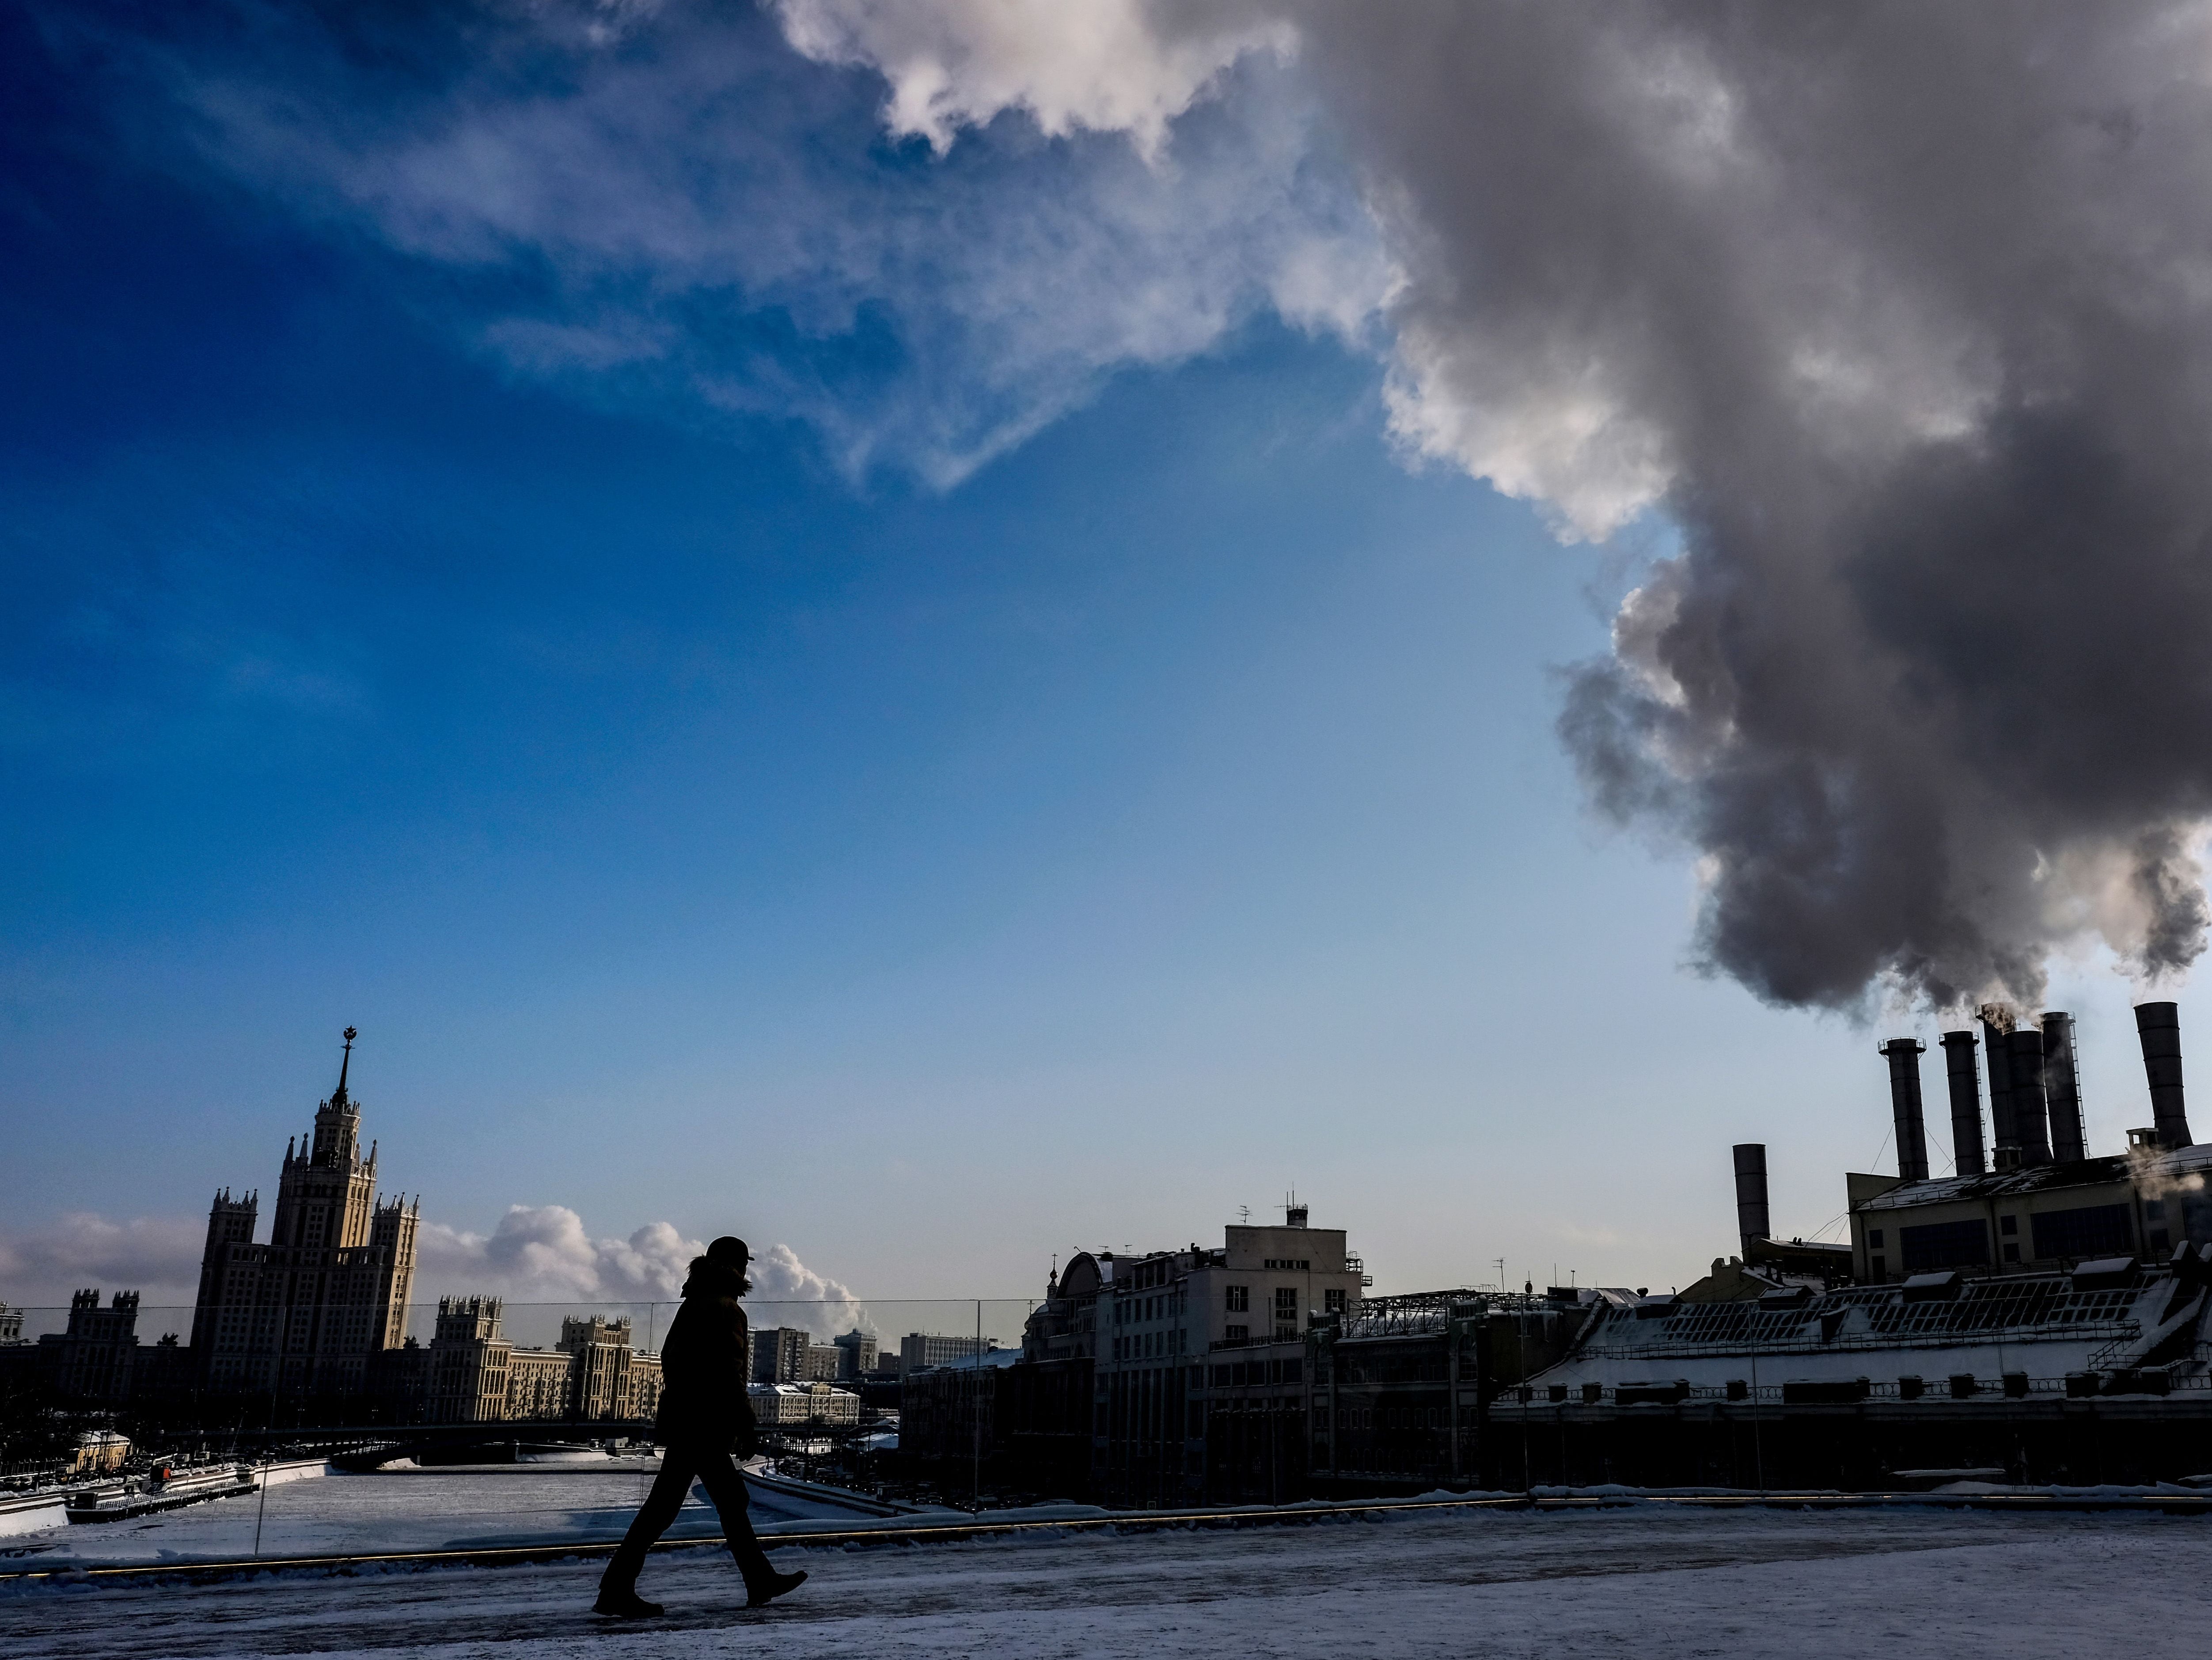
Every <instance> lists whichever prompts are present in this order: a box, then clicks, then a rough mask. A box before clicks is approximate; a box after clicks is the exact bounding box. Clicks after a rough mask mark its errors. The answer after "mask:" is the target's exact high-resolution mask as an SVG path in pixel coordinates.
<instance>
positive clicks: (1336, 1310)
mask: <svg viewBox="0 0 2212 1660" xmlns="http://www.w3.org/2000/svg"><path fill="white" fill-rule="evenodd" d="M1321 1305H1322V1309H1323V1310H1326V1311H1327V1312H1328V1313H1330V1314H1342V1313H1343V1312H1344V1291H1343V1288H1342V1287H1339V1288H1337V1289H1336V1290H1334V1291H1325V1292H1322V1294H1321Z"/></svg>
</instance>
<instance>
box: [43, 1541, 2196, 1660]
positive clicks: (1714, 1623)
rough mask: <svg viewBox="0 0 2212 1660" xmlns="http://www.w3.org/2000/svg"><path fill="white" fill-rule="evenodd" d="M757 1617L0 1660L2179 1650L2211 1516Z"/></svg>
mask: <svg viewBox="0 0 2212 1660" xmlns="http://www.w3.org/2000/svg"><path fill="white" fill-rule="evenodd" d="M777 1557H778V1560H779V1562H780V1564H781V1565H782V1566H787V1567H789V1566H801V1567H805V1569H806V1570H807V1571H808V1572H809V1573H811V1575H812V1576H813V1577H812V1578H811V1581H810V1582H809V1583H808V1584H806V1585H805V1587H804V1588H803V1589H802V1590H800V1591H799V1593H798V1594H797V1595H796V1596H793V1597H792V1598H791V1599H790V1600H789V1601H788V1602H785V1603H780V1604H778V1605H777V1606H776V1607H775V1608H770V1609H768V1610H765V1611H763V1612H760V1613H748V1612H746V1611H745V1610H744V1607H743V1603H744V1591H743V1588H742V1586H741V1585H740V1584H738V1581H737V1578H736V1576H735V1574H734V1572H732V1569H731V1567H730V1566H729V1564H728V1561H727V1560H726V1558H724V1557H722V1556H721V1555H720V1554H719V1553H714V1552H709V1551H706V1550H696V1551H684V1552H678V1553H676V1554H672V1555H667V1556H659V1557H655V1558H654V1559H653V1561H652V1563H651V1564H650V1566H648V1568H647V1578H646V1581H645V1584H644V1587H643V1588H644V1590H646V1592H647V1595H649V1596H653V1597H654V1598H656V1599H658V1600H661V1601H664V1602H666V1603H667V1604H668V1606H669V1608H670V1610H671V1613H670V1615H669V1617H668V1618H667V1619H666V1620H662V1621H659V1622H654V1623H652V1624H649V1625H646V1626H643V1627H630V1626H620V1625H616V1624H614V1623H612V1622H608V1621H600V1620H594V1619H593V1618H592V1616H591V1615H590V1614H587V1613H586V1608H587V1606H588V1604H589V1602H590V1599H591V1594H592V1584H593V1583H594V1581H595V1580H596V1578H597V1577H598V1573H599V1565H598V1564H597V1563H568V1564H558V1565H550V1566H535V1567H517V1568H506V1569H496V1570H490V1569H469V1568H441V1569H435V1570H430V1571H413V1572H390V1573H382V1574H372V1575H366V1576H363V1577H361V1578H333V1577H324V1576H319V1575H307V1574H297V1575H277V1576H272V1577H270V1578H263V1579H259V1580H250V1581H244V1582H239V1583H234V1584H217V1585H206V1586H187V1585H179V1584H168V1585H149V1584H103V1585H97V1586H79V1587H76V1588H69V1587H57V1586H50V1585H46V1584H37V1585H25V1586H22V1587H21V1588H18V1589H15V1590H10V1591H7V1592H4V1593H0V1636H4V1643H3V1644H0V1646H4V1647H5V1649H6V1651H7V1652H8V1653H9V1656H11V1657H17V1660H46V1657H52V1660H107V1657H117V1660H121V1657H126V1656H127V1657H131V1660H158V1657H163V1656H171V1655H175V1656H186V1655H210V1656H212V1655H223V1656H231V1655H258V1654H297V1653H303V1652H308V1651H314V1652H319V1653H324V1654H336V1655H343V1654H368V1653H371V1652H374V1651H392V1650H399V1651H409V1652H420V1653H424V1654H437V1655H441V1656H444V1655H451V1656H454V1657H460V1656H483V1657H498V1660H505V1657H509V1656H512V1657H513V1660H546V1657H567V1656H571V1655H591V1656H602V1655H603V1656H605V1657H607V1660H660V1657H669V1660H678V1657H681V1660H693V1657H714V1656H722V1655H732V1656H738V1655H754V1654H762V1655H766V1654H774V1655H775V1656H777V1657H780V1660H805V1657H817V1656H818V1657H823V1660H827V1657H832V1656H835V1657H840V1660H849V1657H851V1656H853V1655H856V1654H866V1655H867V1656H869V1657H870V1660H889V1657H895V1656H903V1655H916V1656H939V1655H942V1656H956V1655H957V1656H967V1655H974V1654H980V1653H994V1654H1006V1655H1018V1656H1031V1655H1040V1656H1063V1655H1064V1656H1078V1655H1080V1656H1103V1657H1120V1656H1129V1657H1137V1656H1146V1657H1150V1656H1158V1655H1180V1654H1191V1655H1199V1654H1205V1655H1207V1656H1209V1657H1215V1656H1225V1655H1235V1656H1237V1657H1239V1660H1247V1657H1265V1656H1277V1655H1301V1656H1303V1655H1327V1656H1329V1657H1332V1660H1339V1657H1341V1660H1353V1657H1378V1660H1379V1657H1391V1660H1398V1657H1406V1656H1425V1655H1455V1656H1456V1655H1485V1656H1488V1655H1498V1656H1515V1657H1519V1656H1532V1657H1534V1656H1542V1657H1553V1656H1580V1655H1622V1656H1634V1657H1636V1660H1674V1657H1689V1656H1699V1655H1725V1656H1729V1657H1766V1656H1771V1657H1776V1660H1807V1657H1808V1656H1820V1657H1829V1656H1844V1657H1848V1656H1858V1655H1868V1656H1873V1655H1879V1656H1881V1657H1882V1660H1920V1657H1927V1660H1936V1657H1942V1660H1955V1657H1957V1656H1959V1655H1962V1654H2003V1655H2006V1656H2008V1660H2037V1657H2045V1656H2059V1655H2066V1656H2080V1655H2102V1654H2139V1655H2145V1656H2165V1655H2173V1656H2181V1655H2185V1654H2186V1655H2194V1654H2196V1653H2197V1652H2199V1651H2200V1650H2201V1643H2202V1639H2201V1633H2203V1632H2204V1631H2206V1630H2207V1629H2212V1521H2208V1520H2205V1519H2201V1518H2173V1517H2160V1516H2152V1515H2134V1516H2084V1515H2075V1514H2069V1515H2051V1516H2039V1517H2010V1516H1990V1515H1976V1514H1958V1513H1951V1512H1917V1511H1847V1512H1843V1513H1826V1514H1802V1513H1796V1512H1784V1513H1772V1512H1733V1511H1732V1512H1722V1513H1713V1512H1705V1511H1672V1510H1663V1509H1659V1508H1657V1507H1637V1508H1630V1509H1622V1510H1611V1511H1594V1512H1586V1513H1582V1514H1572V1515H1531V1514H1528V1513H1527V1512H1517V1513H1516V1512H1507V1513H1497V1512H1492V1513H1481V1512H1477V1513H1468V1512H1449V1513H1431V1514H1425V1515H1419V1516H1413V1517H1398V1518H1394V1519H1391V1520H1389V1521H1379V1522H1355V1523H1345V1522H1336V1523H1322V1524H1318V1525H1314V1526H1305V1527H1288V1528H1271V1529H1249V1530H1236V1531H1230V1530H1219V1531H1194V1532H1170V1533H1156V1534H1148V1535H1131V1536H1115V1535H1111V1534H1085V1535H1059V1536H1054V1535H1042V1536H1036V1537H1024V1538H1021V1539H1005V1538H1001V1539H995V1540H987V1541H978V1542H975V1543H972V1544H966V1545H945V1546H933V1547H927V1548H913V1547H904V1548H874V1549H845V1550H839V1549H823V1550H814V1551H802V1550H786V1551H779V1552H778V1553H777Z"/></svg>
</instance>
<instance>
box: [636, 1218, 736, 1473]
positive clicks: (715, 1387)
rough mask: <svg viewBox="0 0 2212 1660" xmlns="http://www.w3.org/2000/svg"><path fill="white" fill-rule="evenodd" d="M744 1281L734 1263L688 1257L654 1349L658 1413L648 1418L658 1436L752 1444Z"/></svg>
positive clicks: (723, 1444)
mask: <svg viewBox="0 0 2212 1660" xmlns="http://www.w3.org/2000/svg"><path fill="white" fill-rule="evenodd" d="M744 1291H745V1281H744V1275H743V1274H740V1273H738V1271H737V1270H736V1269H734V1268H726V1267H724V1266H723V1265H721V1264H720V1263H716V1262H708V1260H707V1259H706V1258H705V1257H703V1256H697V1257H694V1258H693V1259H692V1261H691V1274H690V1278H689V1279H688V1280H685V1281H684V1306H683V1307H682V1308H680V1309H678V1310H677V1311H676V1318H675V1319H674V1320H673V1321H672V1322H671V1323H670V1324H669V1328H668V1337H667V1341H665V1342H664V1343H663V1344H662V1345H661V1349H660V1412H659V1417H658V1418H657V1420H655V1427H656V1428H657V1429H658V1431H659V1435H660V1438H661V1439H662V1440H664V1441H678V1440H681V1441H686V1442H711V1443H713V1444H714V1445H716V1446H718V1447H722V1448H730V1447H732V1446H734V1447H735V1448H736V1450H738V1452H739V1453H740V1454H744V1453H749V1452H750V1451H751V1450H753V1447H754V1444H755V1442H756V1440H757V1432H756V1430H755V1427H754V1422H753V1407H752V1402H751V1401H750V1399H749V1398H748V1397H747V1395H746V1394H745V1385H746V1384H747V1383H750V1382H751V1377H750V1371H749V1364H748V1363H749V1361H750V1348H749V1347H748V1345H747V1342H746V1325H745V1311H744V1310H743V1309H742V1308H740V1307H738V1298H739V1297H741V1296H743V1295H744Z"/></svg>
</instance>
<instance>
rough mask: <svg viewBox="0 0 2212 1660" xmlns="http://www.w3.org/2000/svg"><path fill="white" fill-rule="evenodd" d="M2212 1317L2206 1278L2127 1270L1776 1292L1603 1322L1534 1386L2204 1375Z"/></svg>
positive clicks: (2087, 1266) (1626, 1313) (2093, 1268)
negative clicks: (2129, 1372) (2170, 1362)
mask: <svg viewBox="0 0 2212 1660" xmlns="http://www.w3.org/2000/svg"><path fill="white" fill-rule="evenodd" d="M2205 1310H2206V1298H2205V1297H2204V1294H2203V1280H2202V1279H2201V1277H2198V1276H2197V1275H2194V1274H2192V1276H2191V1280H2189V1281H2187V1282H2185V1281H2183V1280H2178V1279H2177V1277H2176V1276H2175V1275H2174V1274H2171V1273H2169V1272H2167V1271H2166V1270H2165V1269H2163V1268H2154V1269H2148V1270H2142V1269H2138V1268H2136V1265H2135V1264H2134V1263H2133V1262H2130V1261H2129V1260H2128V1259H2124V1258H2123V1259H2116V1260H2114V1261H2112V1262H2094V1263H2084V1264H2083V1265H2081V1268H2079V1269H2077V1270H2076V1271H2075V1272H2074V1273H2072V1274H2063V1273H2052V1274H2006V1275H1999V1276H1994V1277H1991V1278H1988V1279H1980V1280H1970V1279H1966V1278H1965V1277H1964V1276H1962V1275H1960V1274H1927V1275H1922V1276H1919V1277H1917V1278H1916V1279H1915V1280H1912V1281H1911V1282H1909V1283H1908V1284H1906V1285H1904V1286H1850V1287H1845V1288H1843V1289H1839V1290H1836V1291H1831V1292H1826V1293H1825V1294H1815V1293H1813V1292H1810V1291H1778V1292H1770V1293H1768V1294H1767V1295H1766V1296H1765V1297H1762V1298H1759V1299H1758V1300H1757V1301H1756V1302H1752V1301H1740V1302H1729V1303H1703V1304H1684V1303H1680V1302H1668V1303H1664V1304H1662V1302H1661V1299H1657V1298H1653V1299H1650V1306H1646V1307H1641V1308H1635V1309H1623V1308H1615V1307H1610V1306H1608V1307H1606V1308H1603V1309H1601V1310H1598V1311H1597V1317H1596V1318H1595V1320H1593V1322H1592V1323H1591V1324H1590V1326H1589V1329H1587V1330H1586V1331H1585V1332H1584V1333H1583V1337H1582V1341H1580V1342H1578V1343H1577V1345H1576V1346H1575V1347H1574V1350H1573V1352H1572V1353H1570V1354H1569V1355H1568V1356H1567V1357H1566V1358H1565V1359H1562V1360H1561V1361H1560V1362H1559V1364H1558V1365H1555V1366H1553V1367H1552V1368H1551V1369H1549V1370H1548V1371H1544V1372H1542V1373H1540V1374H1539V1375H1538V1376H1536V1377H1534V1378H1532V1379H1530V1382H1531V1383H1535V1384H1553V1383H1567V1384H1580V1383H1601V1384H1605V1385H1619V1384H1621V1383H1634V1382H1640V1381H1644V1380H1650V1379H1654V1378H1663V1379H1680V1380H1681V1381H1682V1382H1684V1383H1689V1384H1690V1385H1692V1387H1693V1389H1713V1388H1716V1387H1717V1386H1719V1385H1721V1384H1723V1383H1726V1382H1728V1381H1729V1380H1731V1379H1736V1378H1741V1377H1747V1376H1749V1375H1750V1374H1751V1372H1752V1371H1753V1370H1754V1369H1755V1370H1756V1371H1757V1373H1758V1375H1759V1377H1760V1378H1761V1379H1762V1380H1763V1381H1768V1382H1772V1383H1783V1382H1788V1381H1791V1380H1796V1379H1826V1378H1834V1379H1844V1378H1853V1377H1874V1378H1883V1377H1888V1378H1896V1377H1904V1376H1921V1377H1945V1376H1947V1375H1950V1374H1954V1373H1980V1374H1982V1375H1984V1376H1990V1377H1994V1376H1995V1375H1996V1374H1998V1373H2000V1372H2005V1371H2027V1372H2030V1373H2032V1374H2033V1375H2034V1376H2036V1377H2041V1378H2061V1377H2064V1376H2065V1375H2066V1374H2068V1373H2069V1372H2077V1371H2091V1370H2098V1369H2107V1370H2109V1369H2116V1368H2124V1367H2129V1366H2136V1365H2144V1364H2147V1363H2148V1361H2149V1359H2150V1358H2151V1357H2152V1356H2153V1355H2154V1354H2155V1357H2156V1359H2158V1360H2160V1361H2164V1360H2166V1359H2168V1358H2169V1353H2168V1351H2169V1350H2171V1351H2172V1358H2177V1359H2180V1360H2181V1362H2182V1365H2183V1368H2184V1369H2185V1370H2187V1371H2192V1372H2197V1373H2201V1372H2202V1371H2203V1366H2202V1365H2201V1364H2199V1363H2197V1362H2196V1361H2195V1360H2194V1358H2193V1357H2194V1353H2195V1341H2194V1339H2195V1337H2196V1336H2197V1334H2198V1331H2199V1329H2200V1327H2201V1325H2202V1323H2203V1318H2204V1315H2205Z"/></svg>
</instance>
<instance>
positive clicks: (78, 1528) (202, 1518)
mask: <svg viewBox="0 0 2212 1660" xmlns="http://www.w3.org/2000/svg"><path fill="white" fill-rule="evenodd" d="M658 1469H659V1461H658V1460H655V1459H599V1460H593V1461H591V1462H578V1463H546V1464H489V1465H461V1466H453V1467H447V1468H433V1469H384V1470H379V1471H377V1472H375V1473H374V1475H343V1474H332V1475H326V1476H323V1477H321V1478H319V1479H318V1480H314V1481H289V1482H285V1483H283V1484H282V1485H279V1486H276V1487H270V1489H269V1490H268V1493H267V1494H266V1499H267V1505H266V1509H265V1511H264V1506H263V1496H262V1495H259V1494H248V1495H246V1496H244V1497H240V1498H236V1499H210V1500H209V1501H207V1502H205V1503H204V1504H197V1505H186V1506H185V1507H184V1508H183V1509H180V1510H173V1511H161V1512H158V1513H156V1514H155V1515H152V1516H148V1517H141V1518H139V1519H137V1520H135V1521H126V1522H101V1523H89V1524H76V1525H71V1524H67V1523H64V1524H62V1525H60V1526H57V1527H54V1528H52V1529H47V1530H46V1532H44V1533H40V1534H32V1535H19V1536H16V1537H13V1538H8V1539H0V1565H4V1566H11V1567H12V1566H26V1565H31V1566H40V1567H44V1566H47V1565H49V1564H50V1563H51V1564H54V1565H57V1566H58V1565H60V1564H62V1563H64V1562H66V1561H69V1560H82V1561H88V1562H137V1561H157V1560H162V1559H164V1558H168V1557H181V1558H195V1557H196V1558H199V1559H201V1560H208V1559H215V1560H235V1559H238V1558H241V1557H247V1556H252V1555H254V1554H257V1553H256V1551H255V1548H254V1535H255V1529H256V1528H257V1526H258V1529H259V1531H260V1548H259V1551H258V1554H260V1555H263V1556H313V1555H323V1554H346V1553H359V1552H363V1551H419V1550H439V1549H442V1548H448V1547H453V1546H464V1545H477V1546H483V1545H498V1544H503V1543H510V1542H512V1543H522V1542H526V1541H531V1542H534V1541H544V1540H553V1541H563V1540H569V1539H574V1540H575V1541H578V1542H580V1543H581V1542H586V1541H597V1540H607V1539H618V1538H620V1537H621V1536H622V1532H623V1529H624V1528H626V1527H627V1526H629V1518H630V1515H631V1512H633V1511H635V1510H636V1508H637V1506H638V1503H639V1501H640V1500H641V1499H643V1498H644V1497H645V1493H646V1489H647V1487H650V1486H651V1485H652V1482H653V1475H654V1474H655V1473H656V1472H657V1471H658ZM752 1516H753V1524H754V1525H755V1526H756V1527H762V1526H771V1525H774V1524H775V1523H781V1522H791V1521H805V1520H812V1519H817V1518H821V1517H838V1518H841V1519H843V1520H848V1521H849V1520H851V1519H853V1512H852V1511H848V1510H846V1509H843V1508H841V1507H839V1506H836V1505H827V1504H820V1503H816V1502H813V1501H811V1500H809V1499H798V1498H793V1497H791V1496H789V1495H787V1494H784V1493H774V1492H770V1491H769V1490H767V1489H765V1488H763V1487H754V1489H753V1505H752ZM721 1530H722V1529H721V1523H720V1522H719V1521H718V1520H716V1518H715V1516H714V1511H713V1509H712V1508H711V1507H709V1506H708V1505H707V1504H706V1503H705V1500H704V1498H703V1495H702V1494H701V1493H700V1492H699V1490H698V1489H697V1488H696V1487H695V1488H693V1490H692V1494H691V1502H690V1504H688V1505H685V1507H684V1513H683V1515H682V1517H680V1518H679V1519H678V1522H677V1524H676V1527H675V1529H673V1530H672V1532H671V1536H673V1537H678V1538H681V1537H683V1536H684V1535H686V1534H690V1535H716V1534H719V1533H720V1532H721ZM25 1553H28V1554H25Z"/></svg>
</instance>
